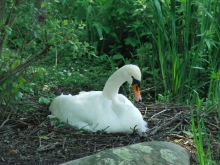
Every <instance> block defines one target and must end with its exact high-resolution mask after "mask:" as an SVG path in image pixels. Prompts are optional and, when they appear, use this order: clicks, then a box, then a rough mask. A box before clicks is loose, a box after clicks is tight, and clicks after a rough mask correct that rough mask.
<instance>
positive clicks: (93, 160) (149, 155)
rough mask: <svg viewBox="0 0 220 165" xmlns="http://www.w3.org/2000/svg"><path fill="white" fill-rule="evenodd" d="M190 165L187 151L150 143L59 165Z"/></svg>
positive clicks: (160, 143)
mask: <svg viewBox="0 0 220 165" xmlns="http://www.w3.org/2000/svg"><path fill="white" fill-rule="evenodd" d="M146 164H148V165H190V155H189V153H188V151H187V150H186V149H185V148H183V147H181V146H180V145H177V144H175V143H171V142H164V141H163V142H162V141H151V142H143V143H137V144H133V145H129V146H125V147H118V148H114V149H108V150H105V151H101V152H99V153H97V154H94V155H90V156H87V157H84V158H80V159H77V160H73V161H69V162H66V163H63V164H61V165H146Z"/></svg>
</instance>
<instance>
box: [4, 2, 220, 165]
mask: <svg viewBox="0 0 220 165" xmlns="http://www.w3.org/2000/svg"><path fill="white" fill-rule="evenodd" d="M219 15H220V1H218V0H202V1H201V0H161V1H160V0H149V1H146V0H124V1H118V0H108V1H107V0H93V1H91V0H76V1H74V2H73V1H71V0H55V1H49V0H45V1H43V0H41V1H34V0H30V1H23V0H2V1H1V2H0V104H1V108H0V121H3V120H4V119H5V118H6V117H7V116H8V113H11V112H12V111H17V110H22V111H28V110H30V108H28V104H29V101H30V99H31V98H33V97H36V98H40V99H39V101H40V102H41V103H45V104H49V103H50V100H51V99H52V98H53V96H54V94H52V92H51V90H52V89H53V90H54V89H55V90H58V92H57V94H58V93H59V92H60V93H61V92H62V91H60V90H59V89H60V87H62V89H64V91H68V92H70V93H73V94H75V93H77V92H78V91H81V90H102V88H103V86H104V83H105V81H106V79H107V77H108V76H109V75H110V74H111V73H112V72H113V71H115V70H116V68H117V67H120V66H122V65H124V64H128V63H133V64H136V65H138V66H139V67H140V68H141V71H142V74H143V80H142V89H144V90H143V92H142V95H143V98H144V100H145V101H153V102H157V101H166V102H172V103H183V104H188V105H189V106H190V107H192V109H194V108H193V107H194V106H196V107H197V111H194V110H192V131H193V133H194V138H195V142H196V144H197V146H198V151H199V154H200V155H199V156H198V158H199V161H200V162H202V164H207V162H211V161H210V160H211V159H212V158H211V155H209V154H207V153H206V151H204V150H201V148H202V147H203V144H202V143H201V139H200V138H201V137H202V134H201V132H204V131H205V125H204V123H203V121H204V120H206V119H205V118H201V116H200V114H201V113H206V114H209V113H210V112H215V113H216V114H217V115H218V116H217V117H218V119H220V97H219V94H220V51H219V47H220V17H219ZM109 68H110V69H109ZM94 82H96V83H94ZM152 87H153V88H152ZM148 88H151V90H149V91H147V90H145V89H148ZM127 90H128V89H125V90H124V92H125V91H127ZM18 103H22V104H18ZM18 105H22V106H18ZM201 111H202V112H201ZM194 116H197V117H196V118H194ZM197 132H200V134H199V136H198V134H197ZM219 136H220V135H219ZM206 138H207V139H208V138H209V136H208V135H207V136H206ZM199 148H200V149H199ZM203 155H208V156H207V157H203Z"/></svg>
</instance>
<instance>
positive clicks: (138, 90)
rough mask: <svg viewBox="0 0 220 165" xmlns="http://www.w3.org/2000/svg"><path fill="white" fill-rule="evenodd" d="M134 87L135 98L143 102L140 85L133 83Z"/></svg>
mask: <svg viewBox="0 0 220 165" xmlns="http://www.w3.org/2000/svg"><path fill="white" fill-rule="evenodd" d="M132 89H133V92H134V98H135V100H136V101H137V102H141V101H142V98H141V93H140V87H139V86H138V84H133V85H132Z"/></svg>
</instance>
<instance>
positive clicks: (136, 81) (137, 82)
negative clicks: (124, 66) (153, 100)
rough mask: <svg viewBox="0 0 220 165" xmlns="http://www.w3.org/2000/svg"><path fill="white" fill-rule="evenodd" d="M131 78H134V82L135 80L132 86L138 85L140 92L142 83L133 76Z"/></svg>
mask: <svg viewBox="0 0 220 165" xmlns="http://www.w3.org/2000/svg"><path fill="white" fill-rule="evenodd" d="M131 77H132V80H133V81H132V85H134V84H137V86H136V88H137V91H138V88H140V87H141V82H140V81H139V80H137V79H135V78H134V77H133V76H131Z"/></svg>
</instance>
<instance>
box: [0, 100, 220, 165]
mask: <svg viewBox="0 0 220 165" xmlns="http://www.w3.org/2000/svg"><path fill="white" fill-rule="evenodd" d="M32 106H33V107H34V108H33V109H35V110H34V111H32V112H29V113H21V112H17V113H15V112H9V113H8V117H7V118H6V119H4V120H2V121H1V123H0V125H1V126H0V146H1V147H0V153H1V154H0V164H4V165H5V164H27V165H28V164H42V165H43V164H45V165H46V164H54V165H55V164H60V163H63V162H67V161H70V160H74V159H78V158H82V157H85V156H89V155H92V154H95V153H97V152H100V151H103V150H106V149H110V148H115V147H122V146H127V145H131V144H135V143H140V142H146V141H152V140H160V141H172V142H174V143H177V144H179V145H182V146H183V147H185V148H186V149H187V150H188V151H189V152H190V153H191V155H192V164H196V163H197V160H196V157H195V152H196V150H195V145H194V144H193V137H192V136H190V134H188V133H187V130H189V129H190V128H189V127H190V125H191V118H190V110H189V108H188V107H187V106H184V105H172V104H153V103H145V104H144V103H138V104H137V105H136V106H137V107H138V108H139V110H140V111H141V113H142V114H143V116H144V119H145V120H146V121H147V122H148V126H149V128H150V129H149V131H148V133H147V134H144V135H143V134H139V133H137V132H136V130H135V128H133V131H134V132H133V134H124V133H123V134H122V133H115V134H106V133H105V132H103V131H99V132H96V133H92V132H86V131H84V130H77V129H75V128H73V127H70V126H67V125H66V124H60V123H59V124H56V125H53V124H51V121H50V119H49V118H47V115H49V114H50V112H49V111H48V107H45V106H42V105H39V104H36V101H35V102H33V105H32ZM146 107H147V108H146ZM211 117H213V120H210V121H212V123H211V122H210V123H207V128H208V129H207V130H208V132H209V133H212V134H213V137H215V136H214V135H217V133H218V131H219V128H218V127H217V125H216V122H215V120H214V117H215V114H213V115H212V116H211ZM216 137H217V136H216ZM213 139H215V138H213ZM215 140H216V139H215ZM211 142H213V143H214V142H215V141H214V140H211ZM215 146H216V145H213V148H212V149H213V150H215V152H216V153H219V152H220V151H219V148H215ZM217 150H218V151H217ZM215 156H216V159H219V155H215Z"/></svg>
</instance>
